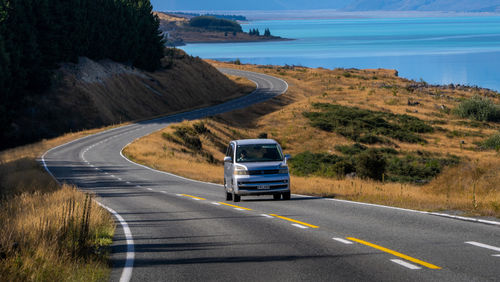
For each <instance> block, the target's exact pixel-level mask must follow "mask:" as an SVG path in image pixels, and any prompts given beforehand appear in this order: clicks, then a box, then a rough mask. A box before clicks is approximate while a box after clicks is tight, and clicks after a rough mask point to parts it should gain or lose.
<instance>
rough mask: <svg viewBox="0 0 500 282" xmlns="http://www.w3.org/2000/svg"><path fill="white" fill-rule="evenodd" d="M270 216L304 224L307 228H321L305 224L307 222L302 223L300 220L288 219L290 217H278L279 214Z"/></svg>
mask: <svg viewBox="0 0 500 282" xmlns="http://www.w3.org/2000/svg"><path fill="white" fill-rule="evenodd" d="M270 215H271V216H274V217H277V218H281V219H284V220H288V221H291V222H295V223H298V224H302V225H305V226H308V227H311V228H319V226H316V225H312V224H309V223H305V222H302V221H298V220H295V219H291V218H288V217H284V216H280V215H277V214H270Z"/></svg>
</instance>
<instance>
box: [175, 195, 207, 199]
mask: <svg viewBox="0 0 500 282" xmlns="http://www.w3.org/2000/svg"><path fill="white" fill-rule="evenodd" d="M181 196H185V197H190V198H193V199H197V200H206V199H205V198H200V197H196V196H191V195H188V194H181Z"/></svg>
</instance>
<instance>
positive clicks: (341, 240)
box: [332, 238, 352, 245]
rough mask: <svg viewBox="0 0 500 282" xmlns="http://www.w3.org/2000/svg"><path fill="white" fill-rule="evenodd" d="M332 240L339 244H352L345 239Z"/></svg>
mask: <svg viewBox="0 0 500 282" xmlns="http://www.w3.org/2000/svg"><path fill="white" fill-rule="evenodd" d="M332 239H333V240H335V241H339V242H341V243H344V244H347V245H351V244H352V242H351V241H348V240H346V239H342V238H332Z"/></svg>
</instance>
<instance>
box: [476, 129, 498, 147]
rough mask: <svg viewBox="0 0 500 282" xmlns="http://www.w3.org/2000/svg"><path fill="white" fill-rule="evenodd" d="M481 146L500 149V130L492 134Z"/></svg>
mask: <svg viewBox="0 0 500 282" xmlns="http://www.w3.org/2000/svg"><path fill="white" fill-rule="evenodd" d="M481 147H482V148H484V149H490V150H497V151H499V150H500V132H498V133H495V134H493V135H491V136H490V137H489V138H488V139H486V140H484V141H483V142H482V143H481Z"/></svg>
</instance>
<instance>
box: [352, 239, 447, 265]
mask: <svg viewBox="0 0 500 282" xmlns="http://www.w3.org/2000/svg"><path fill="white" fill-rule="evenodd" d="M346 239H349V240H351V241H354V242H358V243H360V244H363V245H366V246H369V247H372V248H375V249H377V250H380V251H382V252H386V253H389V254H391V255H394V256H397V257H400V258H403V259H405V260H408V261H411V262H414V263H418V264H420V265H423V266H425V267H428V268H431V269H441V267H439V266H436V265H433V264H430V263H428V262H425V261H421V260H419V259H416V258H412V257H410V256H407V255H404V254H402V253H398V252H396V251H393V250H390V249H387V248H384V247H382V246H378V245H375V244H372V243H370V242H366V241H363V240H360V239H356V238H353V237H347V238H346Z"/></svg>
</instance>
